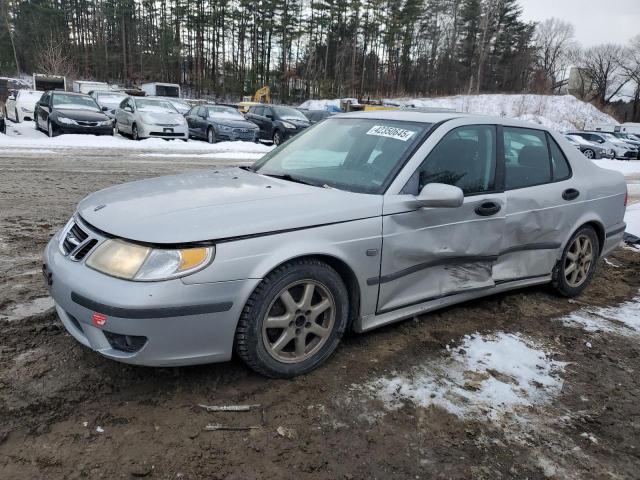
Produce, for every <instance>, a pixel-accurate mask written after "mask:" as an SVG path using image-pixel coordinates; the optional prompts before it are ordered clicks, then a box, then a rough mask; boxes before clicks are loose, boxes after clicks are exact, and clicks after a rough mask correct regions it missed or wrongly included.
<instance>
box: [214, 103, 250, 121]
mask: <svg viewBox="0 0 640 480" xmlns="http://www.w3.org/2000/svg"><path fill="white" fill-rule="evenodd" d="M207 113H208V115H209V118H213V117H225V118H230V119H235V120H244V117H243V116H242V114H241V113H240V112H239V111H238V110H236V109H235V108H232V107H222V106H220V107H207Z"/></svg>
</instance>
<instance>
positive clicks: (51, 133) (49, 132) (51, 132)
mask: <svg viewBox="0 0 640 480" xmlns="http://www.w3.org/2000/svg"><path fill="white" fill-rule="evenodd" d="M47 135H48V136H49V138H52V137H55V136H56V132H55V130H54V128H53V123H51V120H47Z"/></svg>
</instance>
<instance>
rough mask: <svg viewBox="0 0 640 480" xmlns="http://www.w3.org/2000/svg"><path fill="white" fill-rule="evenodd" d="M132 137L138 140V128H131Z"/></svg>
mask: <svg viewBox="0 0 640 480" xmlns="http://www.w3.org/2000/svg"><path fill="white" fill-rule="evenodd" d="M131 136H132V137H133V139H134V140H138V127H136V126H135V125H134V126H133V127H131Z"/></svg>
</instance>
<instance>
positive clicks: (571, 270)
mask: <svg viewBox="0 0 640 480" xmlns="http://www.w3.org/2000/svg"><path fill="white" fill-rule="evenodd" d="M593 259H594V252H593V243H592V242H591V239H590V238H589V237H588V236H587V235H578V236H577V237H576V238H575V239H574V240H573V243H572V244H571V245H570V246H569V249H568V250H567V254H566V258H565V261H564V277H565V279H566V281H567V283H568V284H569V286H571V287H579V286H580V285H582V284H583V283H584V281H585V280H586V279H587V277H588V276H589V271H590V270H591V265H592V264H593Z"/></svg>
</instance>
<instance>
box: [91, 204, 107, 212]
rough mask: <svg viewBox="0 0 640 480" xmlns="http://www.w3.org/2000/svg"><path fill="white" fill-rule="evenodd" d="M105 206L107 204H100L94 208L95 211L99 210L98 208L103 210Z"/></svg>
mask: <svg viewBox="0 0 640 480" xmlns="http://www.w3.org/2000/svg"><path fill="white" fill-rule="evenodd" d="M104 207H106V205H98V206H97V207H96V208H94V209H93V211H94V212H97V211H98V210H102V209H103V208H104Z"/></svg>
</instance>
